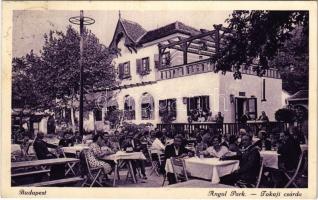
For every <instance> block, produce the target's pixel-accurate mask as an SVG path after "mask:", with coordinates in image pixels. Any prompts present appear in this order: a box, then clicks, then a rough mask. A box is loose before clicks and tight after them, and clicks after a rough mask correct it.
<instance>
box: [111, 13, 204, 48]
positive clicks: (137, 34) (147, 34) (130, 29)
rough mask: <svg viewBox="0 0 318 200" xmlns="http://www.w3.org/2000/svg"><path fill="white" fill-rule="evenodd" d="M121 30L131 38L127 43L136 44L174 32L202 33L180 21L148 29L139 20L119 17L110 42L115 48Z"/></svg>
mask: <svg viewBox="0 0 318 200" xmlns="http://www.w3.org/2000/svg"><path fill="white" fill-rule="evenodd" d="M120 32H124V34H125V35H126V36H127V37H128V38H129V40H128V41H126V42H125V43H126V44H128V43H130V44H131V42H129V41H132V44H134V45H139V44H144V43H147V42H151V41H154V40H157V39H160V38H163V37H166V36H168V35H171V34H174V33H183V34H187V35H196V34H200V33H201V32H200V31H199V30H197V29H195V28H193V27H191V26H188V25H185V24H184V23H182V22H179V21H176V22H173V23H170V24H168V25H165V26H162V27H159V28H156V29H154V30H150V31H147V30H146V29H144V28H143V27H142V26H141V25H140V24H138V23H137V22H133V21H130V20H126V19H123V18H119V20H118V23H117V26H116V30H115V33H114V36H113V40H112V42H111V44H110V47H111V48H114V46H115V45H117V42H118V40H117V39H115V38H117V37H118V34H119V33H120Z"/></svg>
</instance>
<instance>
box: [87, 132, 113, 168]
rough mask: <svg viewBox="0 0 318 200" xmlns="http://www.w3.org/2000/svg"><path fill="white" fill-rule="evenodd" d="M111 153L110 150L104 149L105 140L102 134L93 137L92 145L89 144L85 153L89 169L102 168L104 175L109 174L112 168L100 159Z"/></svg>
mask: <svg viewBox="0 0 318 200" xmlns="http://www.w3.org/2000/svg"><path fill="white" fill-rule="evenodd" d="M102 147H103V148H102ZM113 153H114V152H113V151H112V150H111V149H110V148H105V139H104V137H103V134H101V133H99V134H96V135H94V137H93V143H91V144H90V146H89V150H88V152H87V160H88V162H89V164H90V166H91V167H102V168H103V169H104V173H105V174H109V173H111V171H112V167H111V165H110V164H109V163H107V162H105V161H103V160H101V158H103V157H105V156H107V155H110V154H113Z"/></svg>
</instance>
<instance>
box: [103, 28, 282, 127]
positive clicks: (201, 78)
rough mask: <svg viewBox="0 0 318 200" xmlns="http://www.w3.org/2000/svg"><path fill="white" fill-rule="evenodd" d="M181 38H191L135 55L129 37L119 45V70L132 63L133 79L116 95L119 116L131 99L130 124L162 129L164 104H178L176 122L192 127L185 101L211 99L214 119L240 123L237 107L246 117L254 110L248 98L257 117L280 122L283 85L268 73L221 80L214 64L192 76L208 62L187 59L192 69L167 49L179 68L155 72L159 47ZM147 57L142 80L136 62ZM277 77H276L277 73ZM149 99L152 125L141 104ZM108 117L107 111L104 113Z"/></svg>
mask: <svg viewBox="0 0 318 200" xmlns="http://www.w3.org/2000/svg"><path fill="white" fill-rule="evenodd" d="M178 36H183V37H188V36H187V35H185V34H182V33H174V34H171V35H169V36H165V37H163V38H161V39H157V40H154V41H151V42H148V43H146V44H142V46H139V47H138V48H137V52H134V51H130V50H129V49H128V48H127V47H126V46H125V40H126V38H125V36H124V37H122V38H121V40H120V41H119V42H118V44H117V47H118V48H119V49H120V50H121V51H120V55H118V57H117V58H115V59H114V63H115V66H116V68H117V70H119V69H118V66H119V65H120V64H122V63H125V62H130V77H129V78H126V79H122V80H120V81H121V83H120V86H121V88H120V89H117V90H116V95H115V96H114V98H115V99H116V101H117V103H118V109H119V110H124V109H125V106H124V105H125V98H127V96H129V97H130V98H131V97H132V98H133V99H134V107H135V108H134V110H135V117H134V119H132V120H127V121H130V122H133V123H136V124H140V123H147V122H150V123H152V124H154V125H155V124H158V123H162V120H161V117H160V116H159V101H160V100H166V99H175V100H176V119H175V120H174V121H173V122H174V123H187V122H188V115H187V113H188V110H187V101H185V98H191V97H198V96H209V98H208V101H209V108H210V110H209V111H210V112H212V116H215V115H216V114H217V112H221V113H222V115H223V116H224V122H225V123H233V122H235V121H236V119H235V118H238V117H237V116H236V113H238V111H237V110H238V108H236V107H235V106H237V105H238V104H239V103H238V102H241V104H240V106H241V107H243V108H242V110H241V111H239V112H244V110H245V109H246V106H247V105H248V106H249V107H251V103H249V104H246V101H247V100H248V98H253V99H255V102H256V105H255V112H256V113H255V114H256V117H258V116H259V115H260V113H261V112H262V111H265V112H266V114H267V116H268V117H269V119H270V121H273V120H275V118H274V113H275V111H276V110H278V109H279V108H281V107H282V100H281V99H282V80H281V79H280V78H277V77H279V76H276V77H275V76H269V75H268V74H269V73H271V72H268V74H267V75H268V76H264V77H259V76H256V75H252V74H253V73H254V72H252V73H251V72H249V73H242V79H241V80H235V79H234V77H233V73H232V72H227V73H226V74H225V75H223V74H221V72H219V73H215V72H213V69H212V68H213V64H210V63H206V64H205V66H204V67H203V65H202V71H200V69H198V71H195V70H197V69H196V68H198V67H200V66H201V65H200V64H199V65H194V66H193V67H192V68H191V70H193V71H191V70H190V71H191V72H189V71H187V72H185V71H186V70H189V69H188V68H187V65H191V63H192V62H195V61H200V60H204V59H205V58H207V57H206V56H200V55H197V54H191V53H188V54H187V55H188V59H187V62H188V64H187V65H184V66H182V64H183V52H182V51H178V50H174V49H167V50H166V51H169V52H170V56H171V60H170V61H171V62H170V63H171V66H176V67H171V68H170V67H169V69H160V70H159V69H157V68H156V67H155V57H156V56H155V55H158V53H159V49H158V43H159V42H162V41H167V40H169V39H170V40H171V39H173V38H176V37H178ZM146 57H149V69H150V72H149V74H147V75H143V76H142V75H139V74H138V72H137V59H142V58H146ZM174 69H175V70H174ZM181 72H182V73H181ZM275 73H277V72H276V71H275ZM264 80H265V83H264ZM137 84H138V85H137ZM264 88H265V91H264ZM145 94H150V95H151V96H152V97H153V99H154V107H153V108H154V110H153V117H152V119H142V105H141V104H142V98H143V95H145ZM236 99H239V100H238V102H236ZM265 99H266V100H265ZM253 102H254V101H253ZM254 104H255V103H253V105H254ZM249 109H251V108H249ZM253 109H254V108H253ZM104 114H105V109H104V110H103V115H104ZM241 114H242V113H241ZM99 126H102V125H99Z"/></svg>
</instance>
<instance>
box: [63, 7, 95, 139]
mask: <svg viewBox="0 0 318 200" xmlns="http://www.w3.org/2000/svg"><path fill="white" fill-rule="evenodd" d="M69 22H70V23H72V24H76V25H79V26H80V38H81V39H80V59H79V67H80V105H79V132H80V134H81V135H83V104H84V90H83V85H84V77H83V51H84V38H83V32H84V25H91V24H94V23H95V20H94V19H93V18H90V17H84V12H83V10H81V11H80V16H76V17H71V18H69Z"/></svg>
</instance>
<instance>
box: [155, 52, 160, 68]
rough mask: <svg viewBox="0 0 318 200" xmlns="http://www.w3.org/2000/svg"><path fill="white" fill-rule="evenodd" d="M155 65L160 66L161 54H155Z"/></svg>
mask: <svg viewBox="0 0 318 200" xmlns="http://www.w3.org/2000/svg"><path fill="white" fill-rule="evenodd" d="M154 61H155V67H156V68H159V54H155V55H154Z"/></svg>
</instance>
